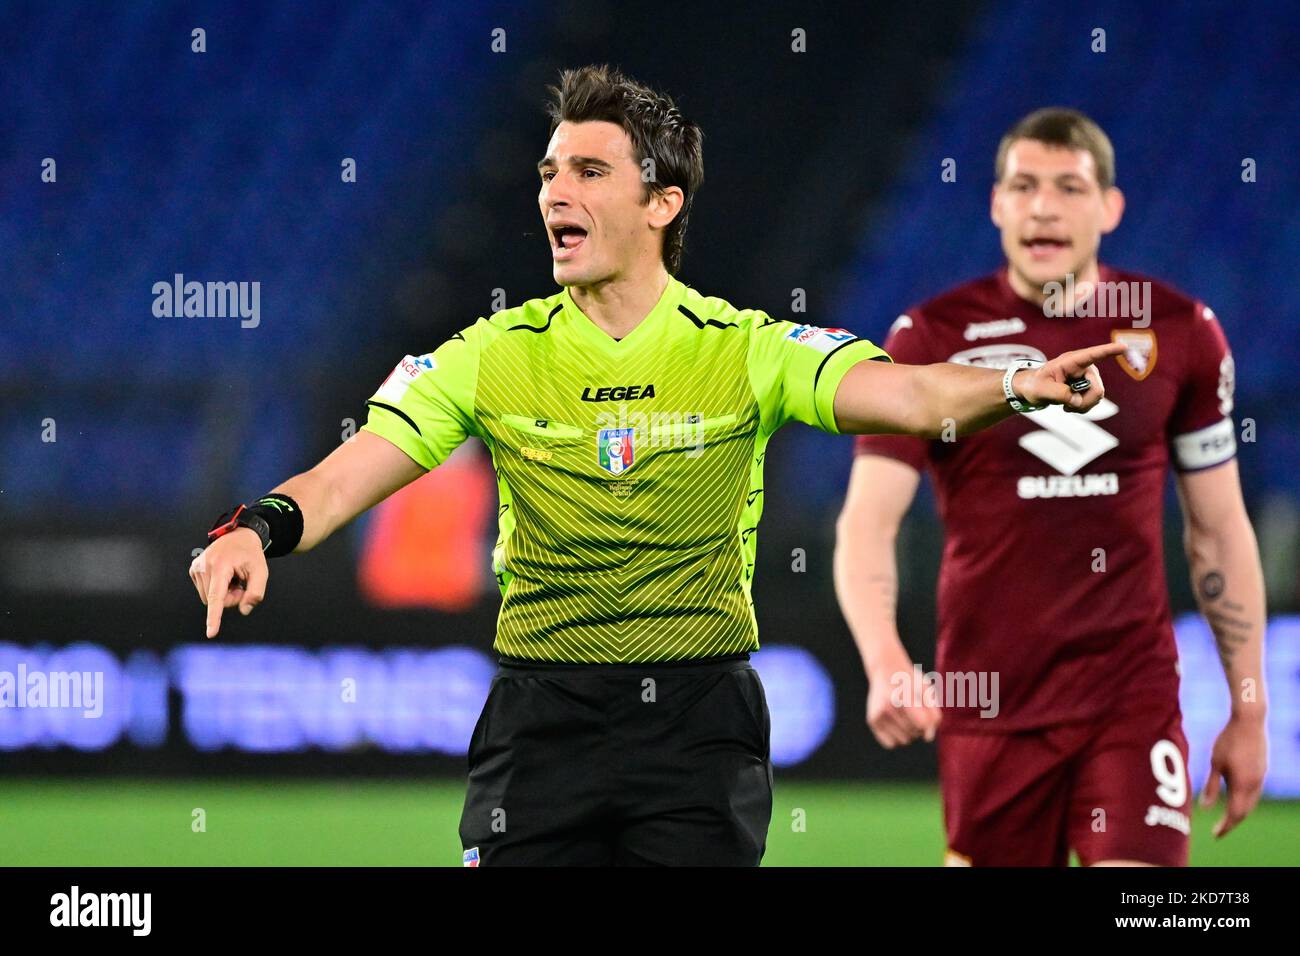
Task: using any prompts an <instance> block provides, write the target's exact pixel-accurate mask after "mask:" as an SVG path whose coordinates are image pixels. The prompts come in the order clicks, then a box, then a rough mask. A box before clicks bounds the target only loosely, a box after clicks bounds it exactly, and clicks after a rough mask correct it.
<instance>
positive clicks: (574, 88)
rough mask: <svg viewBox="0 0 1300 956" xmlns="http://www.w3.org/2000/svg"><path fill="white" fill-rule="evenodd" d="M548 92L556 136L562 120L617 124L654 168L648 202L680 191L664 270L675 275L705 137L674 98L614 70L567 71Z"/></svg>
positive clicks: (667, 238) (701, 172)
mask: <svg viewBox="0 0 1300 956" xmlns="http://www.w3.org/2000/svg"><path fill="white" fill-rule="evenodd" d="M547 91H548V92H549V93H550V94H551V101H550V102H549V103H548V104H547V106H546V112H547V114H548V115H549V116H550V118H551V132H552V133H554V132H555V128H556V127H557V126H559V125H560V124H561V123H563V122H569V123H584V122H588V121H592V120H603V121H604V122H607V123H616V124H618V125H619V126H621V127H623V129H624V130H625V131H626V132H627V134H628V136H630V137H631V139H632V149H633V152H634V154H635V157H636V162H637V165H639V166H642V168H644V165H643V164H644V162H645V160H646V159H650V160H651V161H652V162H653V164H654V165H653V169H654V178H653V180H651V181H650V182H647V183H646V194H645V198H646V201H647V202H649V200H650V194H651V191H652V190H653V191H656V192H662V191H663V190H664V188H665V187H668V186H676V187H678V188H679V189H681V191H682V197H683V198H682V208H681V211H680V212H679V213H678V214H677V216H676V218H674V219H673V221H672V222H670V223H669V224H668V228H667V229H666V230H665V231H664V266H665V268H666V269H667V270H668V272H669V273H670V274H672V275H676V274H677V270H678V269H679V268H680V267H681V264H682V250H683V249H684V248H685V245H686V220H687V219H688V218H689V216H690V212H691V203H692V202H694V200H695V191H696V190H697V189H699V188H700V185H701V184H702V183H703V182H704V133H703V132H702V131H701V130H700V128H699V127H698V126H696V125H695V124H694V123H692V122H690V121H688V120H687V119H686V118H685V117H683V116H682V114H681V113H680V112H678V110H677V106H676V105H675V104H674V103H673V101H672V98H671V97H669V96H667V95H666V94H664V93H656V92H655V91H654V90H652V89H650V88H649V87H648V86H644V85H642V84H641V83H638V82H637V81H636V80H634V79H631V78H630V77H628V76H625V75H624V74H623V73H621V72H619V71H618V70H616V69H614V68H613V67H610V66H584V67H581V68H579V69H576V70H562V71H561V72H560V85H559V86H548V87H547Z"/></svg>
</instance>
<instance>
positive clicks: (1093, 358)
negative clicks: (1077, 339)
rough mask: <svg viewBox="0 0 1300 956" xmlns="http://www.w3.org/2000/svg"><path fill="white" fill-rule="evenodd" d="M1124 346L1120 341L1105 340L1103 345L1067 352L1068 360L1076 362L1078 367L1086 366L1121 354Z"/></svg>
mask: <svg viewBox="0 0 1300 956" xmlns="http://www.w3.org/2000/svg"><path fill="white" fill-rule="evenodd" d="M1125 348H1126V346H1125V345H1124V344H1123V343H1122V342H1107V343H1106V344H1105V345H1093V346H1091V347H1089V348H1086V349H1076V350H1075V351H1073V352H1067V353H1066V354H1067V355H1068V356H1069V357H1070V361H1072V362H1077V363H1078V364H1079V367H1080V368H1086V367H1087V366H1089V365H1092V364H1093V363H1094V362H1100V361H1101V360H1102V359H1104V358H1109V357H1110V356H1112V355H1122V354H1123V353H1124V351H1125Z"/></svg>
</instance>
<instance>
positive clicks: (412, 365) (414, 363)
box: [375, 352, 438, 405]
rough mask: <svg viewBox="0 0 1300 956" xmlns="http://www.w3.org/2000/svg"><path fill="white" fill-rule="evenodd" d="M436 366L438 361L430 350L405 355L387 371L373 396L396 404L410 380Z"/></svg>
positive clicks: (409, 385)
mask: <svg viewBox="0 0 1300 956" xmlns="http://www.w3.org/2000/svg"><path fill="white" fill-rule="evenodd" d="M437 367H438V363H437V362H436V361H434V358H433V353H432V352H429V353H426V354H424V355H407V356H405V357H404V358H403V359H402V360H401V361H400V362H398V363H397V367H396V368H394V369H393V370H392V372H390V373H389V375H388V378H386V379H384V384H383V385H381V386H379V391H378V392H376V393H375V397H376V398H380V399H383V400H384V401H386V402H391V403H392V404H394V405H396V404H397V403H399V402H400V401H401V400H402V396H403V395H405V394H406V390H407V389H408V388H410V387H411V383H412V382H414V381H415V380H416V379H417V378H419V377H420V376H421V375H423V374H424V373H425V372H432V371H433V370H434V369H436V368H437Z"/></svg>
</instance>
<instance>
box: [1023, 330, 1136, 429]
mask: <svg viewBox="0 0 1300 956" xmlns="http://www.w3.org/2000/svg"><path fill="white" fill-rule="evenodd" d="M1123 352H1124V346H1123V345H1122V344H1120V343H1119V342H1108V343H1107V344H1105V345H1094V346H1093V347H1092V348H1087V349H1075V350H1074V351H1073V352H1062V353H1061V354H1060V355H1058V356H1057V357H1056V358H1054V359H1052V360H1051V361H1050V362H1048V363H1046V364H1045V365H1041V366H1039V367H1038V368H1027V369H1024V370H1023V371H1020V372H1017V373H1016V374H1015V376H1014V377H1013V378H1012V380H1011V387H1012V389H1014V390H1015V393H1016V394H1017V395H1019V396H1020V397H1021V398H1022V399H1024V400H1025V401H1027V402H1029V403H1030V404H1031V405H1042V404H1043V403H1045V402H1047V403H1051V404H1052V405H1064V406H1065V410H1066V411H1067V412H1078V413H1080V414H1082V413H1083V412H1086V411H1088V410H1089V409H1091V408H1092V407H1093V406H1095V405H1096V404H1097V403H1098V402H1100V401H1101V400H1102V398H1103V397H1105V395H1106V390H1105V389H1104V388H1103V387H1102V384H1101V373H1100V372H1098V371H1097V366H1096V365H1095V364H1094V363H1095V362H1100V361H1101V360H1102V359H1104V358H1109V357H1110V356H1112V355H1121V354H1123ZM1080 379H1086V380H1087V382H1088V386H1089V387H1088V388H1087V389H1086V390H1085V391H1082V392H1076V391H1075V390H1074V389H1072V388H1070V382H1073V381H1078V380H1080Z"/></svg>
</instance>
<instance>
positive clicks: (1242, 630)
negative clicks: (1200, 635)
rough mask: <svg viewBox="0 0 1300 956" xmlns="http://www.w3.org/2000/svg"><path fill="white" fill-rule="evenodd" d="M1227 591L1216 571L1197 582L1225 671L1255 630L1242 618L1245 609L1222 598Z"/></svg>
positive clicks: (1247, 643) (1199, 600)
mask: <svg viewBox="0 0 1300 956" xmlns="http://www.w3.org/2000/svg"><path fill="white" fill-rule="evenodd" d="M1226 588H1227V580H1226V579H1225V578H1224V576H1223V572H1222V571H1220V570H1218V569H1215V570H1213V571H1207V572H1205V573H1204V574H1202V575H1201V577H1200V580H1199V581H1197V582H1196V594H1197V598H1198V602H1199V604H1200V606H1201V611H1202V613H1203V614H1204V615H1205V619H1206V620H1207V621H1209V622H1210V628H1211V630H1213V631H1214V643H1215V644H1216V645H1217V646H1218V648H1219V659H1220V660H1221V661H1222V662H1223V666H1224V668H1225V669H1226V668H1227V667H1228V664H1229V661H1230V660H1231V659H1232V657H1233V656H1234V655H1235V654H1236V653H1237V650H1238V648H1240V647H1243V646H1246V645H1249V644H1250V641H1251V637H1252V635H1253V633H1254V631H1255V624H1254V622H1252V621H1249V620H1246V619H1245V618H1243V617H1241V615H1242V614H1244V613H1245V612H1246V608H1245V606H1244V605H1242V604H1241V603H1240V602H1237V601H1233V600H1232V599H1231V598H1225V597H1224V596H1223V592H1224V591H1225V590H1226Z"/></svg>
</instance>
